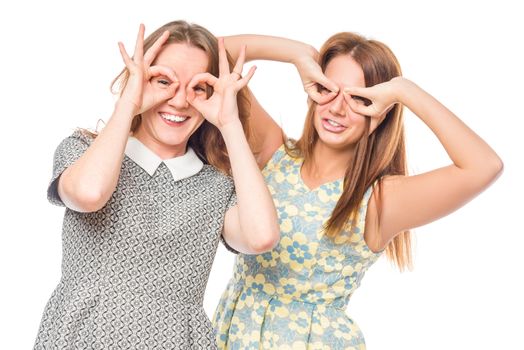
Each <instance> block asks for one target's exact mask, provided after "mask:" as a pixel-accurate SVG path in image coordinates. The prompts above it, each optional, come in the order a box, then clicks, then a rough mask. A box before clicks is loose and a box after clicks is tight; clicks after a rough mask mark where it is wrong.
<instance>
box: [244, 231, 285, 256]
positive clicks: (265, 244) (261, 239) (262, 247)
mask: <svg viewBox="0 0 524 350" xmlns="http://www.w3.org/2000/svg"><path fill="white" fill-rule="evenodd" d="M279 241H280V230H279V228H278V226H276V227H273V228H271V229H270V230H265V231H264V233H262V234H258V235H257V237H256V239H253V240H251V242H250V244H249V250H250V251H251V253H252V254H262V253H265V252H267V251H270V250H272V249H273V248H275V246H276V245H277V244H278V242H279Z"/></svg>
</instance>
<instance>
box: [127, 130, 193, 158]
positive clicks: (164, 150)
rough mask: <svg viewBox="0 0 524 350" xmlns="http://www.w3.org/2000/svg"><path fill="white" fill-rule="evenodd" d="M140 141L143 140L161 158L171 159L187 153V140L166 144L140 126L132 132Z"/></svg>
mask: <svg viewBox="0 0 524 350" xmlns="http://www.w3.org/2000/svg"><path fill="white" fill-rule="evenodd" d="M132 136H133V137H135V138H136V139H137V140H138V141H140V142H142V143H143V144H144V146H146V147H147V148H149V149H150V150H151V151H153V153H155V154H156V155H157V156H159V157H160V159H162V160H164V159H171V158H175V157H180V156H183V155H184V154H186V149H187V142H184V143H183V144H177V145H166V144H165V143H162V142H160V141H158V140H157V139H156V138H154V137H152V136H151V135H149V134H147V133H146V132H145V131H144V130H143V129H141V128H139V129H138V130H137V131H136V132H134V133H133V134H132Z"/></svg>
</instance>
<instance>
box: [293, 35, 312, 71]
mask: <svg viewBox="0 0 524 350" xmlns="http://www.w3.org/2000/svg"><path fill="white" fill-rule="evenodd" d="M295 43H296V48H295V49H294V50H292V55H291V57H290V59H289V63H292V64H294V65H295V66H297V67H298V66H300V64H301V63H302V62H303V61H309V60H310V59H313V60H314V61H315V62H317V61H318V56H319V53H318V51H317V49H315V48H314V47H313V46H311V45H308V44H304V43H301V42H298V41H297V42H295Z"/></svg>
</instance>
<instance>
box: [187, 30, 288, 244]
mask: <svg viewBox="0 0 524 350" xmlns="http://www.w3.org/2000/svg"><path fill="white" fill-rule="evenodd" d="M244 57H245V47H244V48H243V49H242V50H241V52H240V53H239V57H238V61H237V64H236V65H235V67H234V69H233V72H231V73H230V72H229V66H228V62H227V57H226V51H225V49H224V46H223V42H222V40H219V59H220V60H219V68H220V76H219V78H216V77H214V76H213V75H211V74H209V73H203V74H199V75H196V76H195V77H194V78H193V79H192V81H191V82H190V83H189V85H188V101H189V103H191V104H192V105H193V106H194V107H195V108H196V109H198V110H199V111H200V113H202V115H203V116H204V117H205V118H206V119H207V120H208V121H209V122H210V123H212V124H213V125H215V126H216V127H217V128H218V129H219V130H220V132H221V134H222V137H223V138H224V141H225V143H226V147H227V151H228V155H229V160H230V163H231V169H232V173H233V179H234V182H235V191H236V195H237V205H235V206H233V207H231V208H230V209H229V210H228V211H227V212H226V216H225V221H224V230H223V237H224V239H225V240H226V242H227V244H228V245H230V246H231V247H232V248H234V249H236V250H238V251H240V252H243V253H247V254H256V253H262V252H264V251H267V250H270V249H271V248H272V247H273V246H275V244H276V243H277V242H278V240H279V232H280V230H279V227H278V222H277V214H276V210H275V206H274V204H273V199H272V197H271V194H270V193H269V190H268V188H267V186H266V183H265V182H264V178H263V176H262V174H261V172H260V170H259V168H258V165H257V162H256V161H255V158H254V156H253V153H252V152H251V149H250V148H249V145H248V142H247V140H246V137H245V134H244V131H243V128H242V124H241V122H240V119H239V118H238V106H237V104H236V95H237V93H238V91H239V90H240V89H242V88H243V87H245V86H246V85H247V83H248V82H249V80H250V79H251V77H252V76H253V74H254V72H255V69H254V68H255V67H252V68H251V69H250V70H249V72H248V74H247V75H246V76H245V77H243V78H240V73H239V72H241V71H242V67H243V64H244ZM202 82H204V83H206V84H208V85H211V86H212V87H213V90H214V91H213V95H212V96H211V97H210V98H209V99H204V97H203V96H196V94H195V92H194V90H193V87H194V86H196V85H197V84H199V83H202Z"/></svg>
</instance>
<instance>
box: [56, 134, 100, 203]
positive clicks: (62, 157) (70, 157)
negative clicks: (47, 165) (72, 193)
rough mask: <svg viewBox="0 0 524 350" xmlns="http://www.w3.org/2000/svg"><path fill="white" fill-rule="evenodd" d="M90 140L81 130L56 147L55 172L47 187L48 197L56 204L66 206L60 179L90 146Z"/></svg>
mask: <svg viewBox="0 0 524 350" xmlns="http://www.w3.org/2000/svg"><path fill="white" fill-rule="evenodd" d="M89 144H90V142H89V140H88V139H87V137H86V136H84V135H83V134H82V132H81V131H75V132H74V133H73V135H71V136H69V137H67V138H65V139H64V140H63V141H62V142H61V143H60V144H59V145H58V147H57V148H56V150H55V155H54V158H53V174H52V176H51V181H50V182H49V186H48V188H47V199H48V200H49V202H51V203H52V204H54V205H58V206H64V203H63V202H62V200H61V199H60V196H59V195H58V179H59V178H60V175H62V173H63V172H64V170H66V169H67V168H68V167H69V166H71V165H72V164H73V163H74V162H75V161H76V160H77V159H78V158H80V156H82V154H84V152H85V151H86V150H87V148H88V147H89Z"/></svg>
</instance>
